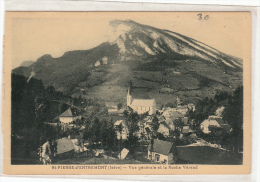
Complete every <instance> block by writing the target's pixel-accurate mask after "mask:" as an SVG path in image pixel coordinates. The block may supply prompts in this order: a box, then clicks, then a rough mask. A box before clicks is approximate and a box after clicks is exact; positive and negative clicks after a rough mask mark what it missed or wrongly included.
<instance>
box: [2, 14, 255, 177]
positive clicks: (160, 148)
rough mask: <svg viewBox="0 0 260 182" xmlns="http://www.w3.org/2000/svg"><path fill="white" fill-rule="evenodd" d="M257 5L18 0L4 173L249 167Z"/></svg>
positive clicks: (8, 47) (11, 34)
mask: <svg viewBox="0 0 260 182" xmlns="http://www.w3.org/2000/svg"><path fill="white" fill-rule="evenodd" d="M250 66H251V13H250V12H210V11H209V12H7V13H6V17H5V35H4V65H3V68H4V71H3V94H2V95H3V111H2V113H3V126H2V128H3V135H4V173H5V174H15V175H18V174H23V175H26V174H28V175H33V174H38V175H47V174H48V175H51V174H62V175H63V174H85V175H93V174H118V175H121V174H133V175H139V174H143V175H150V174H153V175H155V174H156V175H162V174H163V175H166V174H167V175H175V174H249V173H250V171H251V169H250V166H251V129H250V128H251V77H250V75H251V70H250Z"/></svg>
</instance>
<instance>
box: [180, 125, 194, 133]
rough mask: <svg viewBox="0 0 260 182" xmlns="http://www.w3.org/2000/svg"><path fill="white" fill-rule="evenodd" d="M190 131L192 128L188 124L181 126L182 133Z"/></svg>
mask: <svg viewBox="0 0 260 182" xmlns="http://www.w3.org/2000/svg"><path fill="white" fill-rule="evenodd" d="M190 132H192V130H191V129H190V126H183V127H182V133H183V134H187V133H190Z"/></svg>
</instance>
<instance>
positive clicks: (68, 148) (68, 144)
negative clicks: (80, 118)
mask: <svg viewBox="0 0 260 182" xmlns="http://www.w3.org/2000/svg"><path fill="white" fill-rule="evenodd" d="M56 145H57V146H56V147H57V148H56V152H55V156H56V157H58V158H68V157H72V156H73V154H74V144H73V142H72V141H71V140H70V139H68V138H61V139H58V140H57V141H56Z"/></svg>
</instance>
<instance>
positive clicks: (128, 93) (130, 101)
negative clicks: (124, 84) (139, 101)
mask: <svg viewBox="0 0 260 182" xmlns="http://www.w3.org/2000/svg"><path fill="white" fill-rule="evenodd" d="M126 99H127V106H130V105H131V103H132V96H131V93H130V87H129V88H128V92H127V97H126Z"/></svg>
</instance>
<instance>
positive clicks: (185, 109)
mask: <svg viewBox="0 0 260 182" xmlns="http://www.w3.org/2000/svg"><path fill="white" fill-rule="evenodd" d="M174 110H175V111H177V112H179V113H181V114H182V115H183V116H185V115H186V114H187V113H188V111H189V108H188V106H187V105H183V106H177V107H176V108H175V109H174Z"/></svg>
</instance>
